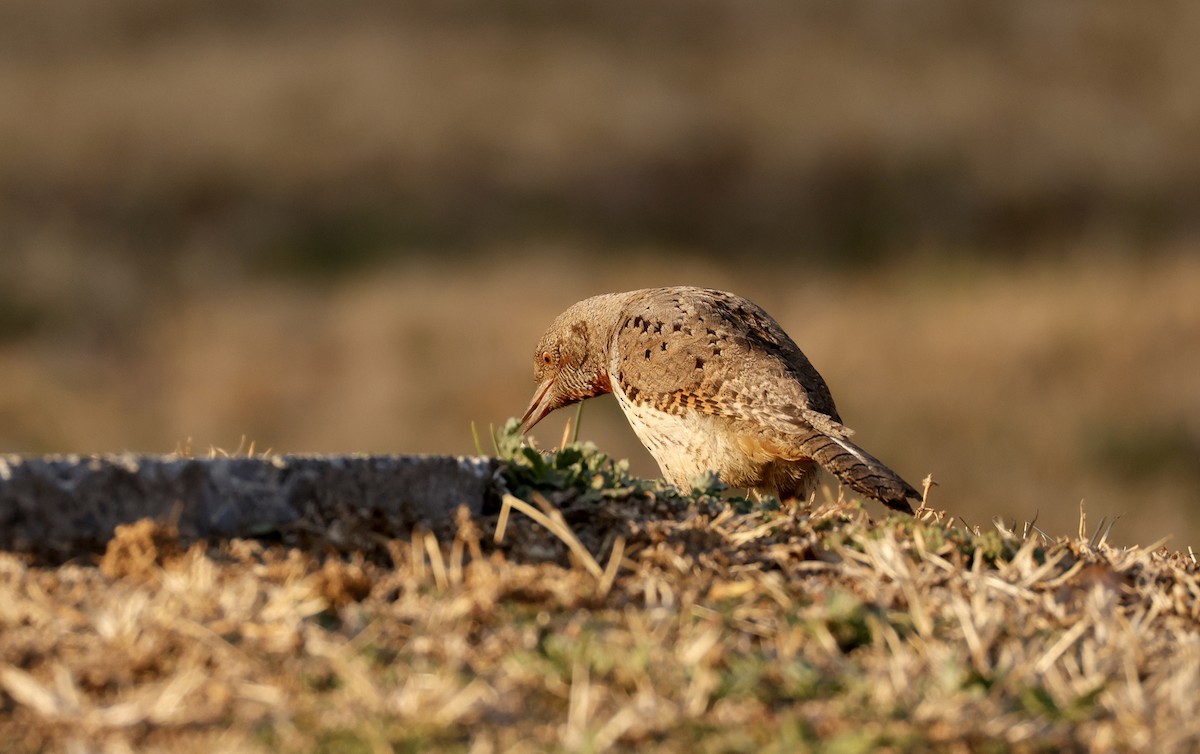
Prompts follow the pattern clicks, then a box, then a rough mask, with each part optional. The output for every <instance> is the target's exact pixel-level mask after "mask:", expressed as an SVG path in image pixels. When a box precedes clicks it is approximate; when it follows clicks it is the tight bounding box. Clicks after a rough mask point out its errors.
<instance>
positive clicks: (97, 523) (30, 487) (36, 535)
mask: <svg viewBox="0 0 1200 754" xmlns="http://www.w3.org/2000/svg"><path fill="white" fill-rule="evenodd" d="M501 467H502V464H501V462H500V461H498V460H497V459H494V458H484V457H465V456H436V455H398V456H388V455H333V456H325V455H274V456H265V457H249V458H248V457H237V458H226V457H218V458H181V457H178V456H154V455H134V454H123V455H108V456H17V455H0V550H9V551H32V552H39V553H46V554H52V553H58V554H64V555H65V554H68V553H70V552H71V551H73V550H78V549H80V548H89V547H93V548H94V547H95V546H97V545H98V544H100V543H103V542H105V541H107V540H108V538H110V537H111V536H112V532H113V530H114V529H115V528H116V526H117V525H119V524H123V523H129V522H132V521H136V520H138V519H141V518H146V517H150V518H160V519H161V518H168V517H169V518H170V519H171V520H175V519H176V517H177V521H178V526H179V530H180V533H181V535H183V536H184V537H187V538H200V537H230V536H251V535H260V534H263V533H267V532H271V531H277V530H279V529H280V528H282V527H286V526H288V525H290V524H295V523H297V522H299V521H301V520H302V519H306V518H308V519H313V520H315V521H329V520H332V519H333V518H334V517H336V516H345V515H347V511H351V512H353V514H354V515H365V516H369V515H372V514H383V516H384V517H385V518H386V519H387V520H389V521H393V522H396V523H399V524H402V525H403V524H407V525H413V524H417V523H428V524H431V525H435V526H436V525H439V524H444V523H446V522H447V521H448V520H449V519H450V518H451V517H452V516H453V515H454V512H455V510H457V508H458V507H459V506H460V505H466V506H467V508H468V509H469V510H470V511H471V513H472V514H474V515H479V514H481V513H482V512H483V511H484V510H485V508H486V507H487V506H489V505H491V504H492V503H494V501H495V500H496V499H497V498H498V497H499V495H500V494H502V490H503V484H504V483H503V480H502V477H501V474H500V469H501Z"/></svg>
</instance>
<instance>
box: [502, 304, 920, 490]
mask: <svg viewBox="0 0 1200 754" xmlns="http://www.w3.org/2000/svg"><path fill="white" fill-rule="evenodd" d="M533 360H534V381H535V382H536V383H537V387H536V388H535V390H534V395H533V399H532V400H531V401H530V403H529V408H528V409H527V410H526V411H525V414H524V416H522V417H521V423H520V427H519V428H520V431H521V432H522V433H527V432H529V430H530V429H532V428H533V427H534V426H535V425H536V424H537V423H538V422H540V421H541V420H542V419H544V418H545V417H546V416H547V415H548V414H550V413H551V412H553V411H555V410H556V409H559V408H562V407H563V406H567V405H570V404H573V403H577V402H579V401H583V400H586V399H588V398H592V397H595V396H599V395H605V394H607V393H613V394H615V396H616V398H617V402H618V403H619V404H620V406H621V409H622V411H623V412H624V414H625V417H626V418H627V419H628V420H629V424H630V426H631V427H632V428H633V431H634V433H635V434H636V435H637V436H638V439H639V440H641V442H642V444H643V445H644V446H645V447H646V449H647V450H648V451H649V452H650V455H652V456H653V457H654V460H655V461H656V462H657V463H658V465H659V468H660V470H661V471H662V475H663V477H664V478H665V479H666V480H667V481H668V482H670V483H671V484H673V485H674V486H675V487H677V488H679V489H682V490H688V489H691V485H692V482H693V481H694V480H695V479H697V478H699V477H701V476H702V475H704V474H706V473H708V472H715V473H716V474H717V476H718V478H719V479H720V481H721V482H722V483H723V484H725V485H727V486H729V487H732V488H744V489H748V490H754V491H756V492H758V493H762V494H774V495H776V496H777V497H778V498H779V499H780V500H782V501H791V500H801V501H803V500H805V499H807V498H808V496H809V494H810V493H811V492H812V491H813V490H814V489H815V488H816V482H817V476H818V468H824V469H825V470H826V471H828V472H830V473H831V474H833V476H835V477H836V478H837V479H838V480H840V481H841V482H842V483H843V484H845V485H847V486H849V487H850V488H851V489H853V490H855V491H857V492H859V493H861V494H862V495H865V496H867V497H870V498H873V499H875V500H878V501H879V502H881V503H883V504H884V505H885V506H887V507H888V508H891V509H893V510H897V511H901V512H904V513H910V514H911V513H913V508H912V505H911V504H910V503H909V502H908V501H909V500H920V499H921V496H920V494H919V493H918V492H917V490H916V489H915V488H913V486H912V485H911V484H909V483H908V482H906V481H904V479H902V478H901V477H900V475H899V474H897V473H896V472H894V471H892V470H891V469H890V468H888V467H887V466H885V465H884V464H883V463H882V462H881V461H879V459H877V458H875V457H874V456H872V455H871V454H870V453H868V452H867V451H865V450H863V449H862V448H861V447H859V446H858V445H856V444H855V443H853V442H851V440H850V439H849V438H850V436H851V434H852V433H853V431H852V430H851V429H850V428H848V427H846V426H845V425H844V424H842V420H841V417H840V416H839V415H838V411H837V407H836V406H835V405H834V402H833V396H832V395H830V393H829V387H828V386H827V385H826V384H825V380H824V379H823V378H822V377H821V375H820V374H819V373H818V372H817V370H816V368H815V367H813V365H812V363H811V362H809V360H808V358H807V357H806V356H805V355H804V353H803V352H802V351H801V350H800V348H799V347H798V346H797V345H796V343H795V342H794V341H793V340H792V339H791V338H790V337H788V335H787V333H785V332H784V331H783V328H782V327H780V326H779V323H777V322H776V321H775V320H774V319H773V318H772V317H771V316H770V315H769V314H767V313H766V312H765V311H764V310H763V309H762V308H761V307H759V306H758V305H757V304H754V303H753V302H751V301H749V300H747V299H745V298H742V297H741V296H738V295H736V294H733V293H728V292H726V291H720V290H716V289H712V288H697V287H691V286H673V287H664V288H645V289H641V290H635V291H627V292H624V293H607V294H602V295H598V296H593V297H591V298H587V299H584V300H583V301H580V302H578V303H576V304H574V305H572V306H571V307H569V308H568V309H567V310H566V311H564V312H563V313H562V314H560V315H558V317H556V318H555V319H554V321H553V322H552V323H551V324H550V326H549V328H547V330H546V332H545V334H544V335H543V336H542V338H541V340H540V341H539V342H538V345H537V348H536V349H535V351H534V359H533Z"/></svg>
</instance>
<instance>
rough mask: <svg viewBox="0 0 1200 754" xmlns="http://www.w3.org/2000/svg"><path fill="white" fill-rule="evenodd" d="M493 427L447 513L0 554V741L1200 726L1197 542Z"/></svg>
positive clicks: (538, 739)
mask: <svg viewBox="0 0 1200 754" xmlns="http://www.w3.org/2000/svg"><path fill="white" fill-rule="evenodd" d="M500 440H501V445H502V447H501V449H500V450H501V453H502V454H504V455H507V456H508V457H509V459H510V461H511V462H512V465H511V466H510V470H509V474H508V476H509V484H510V486H511V488H512V490H513V492H514V497H510V498H509V499H508V503H509V504H508V505H507V506H506V508H507V513H504V512H502V513H501V515H499V516H495V515H493V516H487V517H484V518H480V519H475V520H470V519H468V518H466V517H465V516H464V517H462V518H460V521H459V524H458V525H457V526H455V527H450V528H448V529H447V530H446V531H441V532H437V533H434V532H421V531H417V532H414V533H413V534H412V536H411V537H395V538H393V537H392V536H391V535H390V534H387V533H380V532H379V531H377V530H375V529H372V526H371V525H369V524H367V523H365V522H363V523H361V524H356V523H355V522H353V521H347V522H345V524H346V525H345V527H344V528H343V529H342V530H341V531H340V532H339V534H338V537H337V538H336V541H334V538H332V537H329V536H325V535H324V533H323V532H319V531H310V530H304V529H303V528H298V529H295V530H289V531H283V532H280V533H279V534H278V535H277V536H275V537H273V538H272V539H270V540H256V541H249V540H234V541H223V542H210V543H203V542H201V543H188V542H181V541H180V540H179V537H178V535H177V534H176V533H175V532H174V531H173V530H172V529H171V527H170V526H167V525H163V524H158V523H154V522H150V521H143V522H140V523H138V524H134V525H131V526H128V527H124V528H122V529H121V530H119V531H118V532H117V535H116V537H115V538H114V539H113V540H112V542H111V543H110V544H109V546H108V549H107V551H106V552H105V553H104V554H103V555H102V556H98V557H96V556H88V555H86V554H81V555H80V557H79V558H78V559H77V560H76V561H75V562H69V563H66V564H63V565H58V566H50V565H37V564H32V563H31V562H29V561H28V558H25V557H23V556H22V555H21V554H19V553H8V554H0V742H3V744H0V751H5V752H35V751H58V750H65V751H113V752H122V751H143V750H157V751H197V752H200V751H204V752H208V751H231V752H236V751H245V752H250V751H255V752H258V751H299V752H335V751H336V752H359V751H361V752H385V751H475V752H484V751H607V750H631V749H636V750H639V751H663V752H667V751H683V750H694V751H701V752H709V751H713V752H715V751H764V750H765V751H806V750H817V749H819V750H822V751H842V752H856V751H862V752H866V751H889V750H890V751H900V750H915V749H919V750H931V749H932V750H944V751H962V752H967V751H1010V750H1011V751H1113V750H1117V751H1121V750H1124V751H1159V752H1169V751H1187V750H1193V749H1194V748H1195V747H1196V746H1197V745H1200V722H1198V721H1200V716H1198V715H1197V711H1198V710H1197V706H1198V704H1200V702H1198V701H1197V700H1200V693H1197V692H1198V691H1200V638H1198V636H1200V631H1198V629H1200V602H1198V598H1200V579H1198V568H1197V565H1196V562H1195V559H1194V558H1193V557H1191V556H1190V555H1188V554H1181V553H1175V552H1170V551H1168V550H1166V549H1162V548H1160V549H1131V550H1120V549H1114V548H1112V547H1110V546H1108V545H1106V544H1105V543H1103V542H1102V541H1101V539H1102V536H1100V535H1099V534H1093V535H1092V537H1091V539H1090V540H1089V539H1083V538H1078V537H1064V538H1062V539H1059V540H1058V541H1051V540H1048V539H1046V538H1044V537H1042V536H1040V535H1038V534H1037V533H1036V532H1034V531H1029V532H1024V531H1023V527H1020V528H1021V529H1022V531H1018V532H1010V533H1004V532H1001V531H999V530H994V529H991V528H990V527H989V530H988V531H985V532H975V531H970V530H968V529H965V528H963V526H962V525H961V523H959V522H956V521H953V520H952V519H950V518H948V517H946V516H944V515H943V514H938V513H934V512H926V513H925V514H923V515H922V516H920V517H919V518H918V519H915V520H914V519H911V518H907V517H891V516H884V517H879V518H875V519H872V517H871V516H869V515H868V514H867V512H865V511H864V509H863V508H862V507H861V506H859V505H858V504H857V503H853V502H845V501H837V500H825V501H817V502H816V503H814V506H813V507H812V508H811V509H806V510H798V511H783V510H771V509H769V508H770V506H769V505H768V506H761V505H751V504H749V503H747V502H745V501H742V500H740V499H737V498H734V499H733V500H732V502H727V501H723V500H721V499H719V498H718V497H716V496H714V495H712V494H711V493H712V492H713V491H712V490H708V491H703V490H702V491H700V492H698V493H697V494H696V495H695V496H693V497H692V498H688V499H682V498H679V497H677V496H673V495H671V494H668V493H667V492H666V491H665V490H662V489H658V488H656V487H655V486H654V485H652V484H648V483H644V482H636V481H633V480H630V479H629V478H628V477H627V476H625V475H624V473H623V471H622V468H621V467H620V466H619V465H618V466H614V465H612V464H611V463H609V462H608V461H607V459H605V458H604V457H603V456H600V455H599V454H597V453H595V452H594V451H590V450H580V449H578V448H569V449H567V450H566V451H563V452H560V453H558V454H555V455H551V456H549V457H548V460H547V459H543V457H541V456H538V455H536V454H532V453H526V452H525V451H522V450H520V449H519V448H516V447H515V446H514V444H513V443H512V442H511V438H510V439H508V440H506V439H505V436H504V435H502V436H501V438H500ZM506 444H507V447H505V445H506ZM871 510H874V508H872V509H871ZM538 517H541V519H540V520H541V523H538V522H537V521H536V520H535V519H538ZM1093 528H1095V527H1093ZM1022 534H1025V536H1022Z"/></svg>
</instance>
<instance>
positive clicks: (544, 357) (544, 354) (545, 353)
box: [542, 351, 554, 366]
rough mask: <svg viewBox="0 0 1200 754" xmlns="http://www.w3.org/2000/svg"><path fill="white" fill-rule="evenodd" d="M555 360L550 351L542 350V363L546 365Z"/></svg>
mask: <svg viewBox="0 0 1200 754" xmlns="http://www.w3.org/2000/svg"><path fill="white" fill-rule="evenodd" d="M553 362H554V357H553V356H551V355H550V352H549V351H542V363H543V364H545V365H546V366H549V365H550V364H552V363H553Z"/></svg>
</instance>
